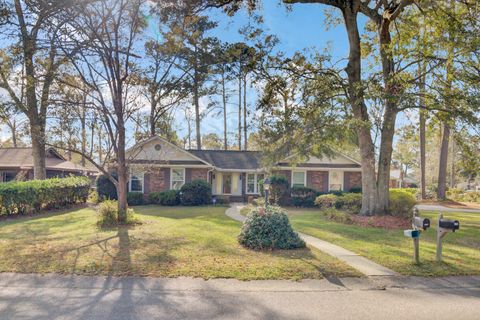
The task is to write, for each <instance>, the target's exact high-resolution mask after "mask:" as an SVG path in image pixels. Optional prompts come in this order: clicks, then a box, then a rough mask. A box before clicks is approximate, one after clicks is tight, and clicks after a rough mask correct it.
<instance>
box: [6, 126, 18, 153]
mask: <svg viewBox="0 0 480 320" xmlns="http://www.w3.org/2000/svg"><path fill="white" fill-rule="evenodd" d="M7 125H8V126H9V128H10V132H11V134H12V144H13V147H14V148H16V147H17V121H16V120H15V119H12V120H11V121H10V120H8V121H7Z"/></svg>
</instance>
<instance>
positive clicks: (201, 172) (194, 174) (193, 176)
mask: <svg viewBox="0 0 480 320" xmlns="http://www.w3.org/2000/svg"><path fill="white" fill-rule="evenodd" d="M207 176H208V169H203V168H198V169H197V168H186V169H185V182H191V181H193V180H197V179H201V180H205V181H208V178H207Z"/></svg>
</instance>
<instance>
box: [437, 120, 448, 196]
mask: <svg viewBox="0 0 480 320" xmlns="http://www.w3.org/2000/svg"><path fill="white" fill-rule="evenodd" d="M449 141H450V125H449V124H448V122H444V123H443V128H442V142H441V145H440V163H439V165H438V191H437V197H438V199H442V200H445V199H446V198H447V194H446V191H447V164H448V143H449Z"/></svg>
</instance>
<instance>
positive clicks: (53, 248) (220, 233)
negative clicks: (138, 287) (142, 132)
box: [0, 206, 359, 280]
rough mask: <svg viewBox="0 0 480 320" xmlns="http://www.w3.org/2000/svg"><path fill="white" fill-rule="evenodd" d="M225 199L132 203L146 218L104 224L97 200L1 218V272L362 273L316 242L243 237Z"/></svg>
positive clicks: (243, 276) (253, 275)
mask: <svg viewBox="0 0 480 320" xmlns="http://www.w3.org/2000/svg"><path fill="white" fill-rule="evenodd" d="M225 209H226V208H224V207H160V206H142V207H134V210H135V212H136V213H137V216H138V218H139V219H140V221H141V222H142V224H141V225H138V226H135V227H130V228H120V229H115V230H107V231H102V230H99V229H98V228H97V226H96V216H95V214H96V213H95V211H94V210H93V209H91V208H83V209H73V210H70V211H64V212H56V213H50V214H44V215H39V216H35V217H23V218H18V219H14V220H2V221H0V256H1V257H2V258H1V259H0V272H23V273H33V272H35V273H47V272H56V273H64V274H85V275H97V274H99V275H115V276H123V275H140V276H155V277H159V276H166V277H176V276H192V277H202V278H218V277H222V278H236V279H242V280H249V279H303V278H315V279H317V278H322V277H324V276H338V277H342V276H358V275H359V274H358V273H357V272H356V271H355V270H353V269H351V268H350V267H348V266H347V265H345V264H344V263H342V262H340V261H339V260H337V259H334V258H332V257H330V256H329V255H327V254H324V253H322V252H319V251H317V250H314V249H310V248H307V249H302V250H292V251H274V252H255V251H251V250H246V249H244V248H242V247H241V246H239V245H238V243H237V239H236V236H237V235H238V233H239V230H240V223H238V222H236V221H233V220H231V219H229V218H228V217H226V216H225V215H224V212H225Z"/></svg>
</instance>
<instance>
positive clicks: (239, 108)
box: [238, 63, 242, 150]
mask: <svg viewBox="0 0 480 320" xmlns="http://www.w3.org/2000/svg"><path fill="white" fill-rule="evenodd" d="M238 150H242V65H241V63H240V67H239V72H238Z"/></svg>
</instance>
